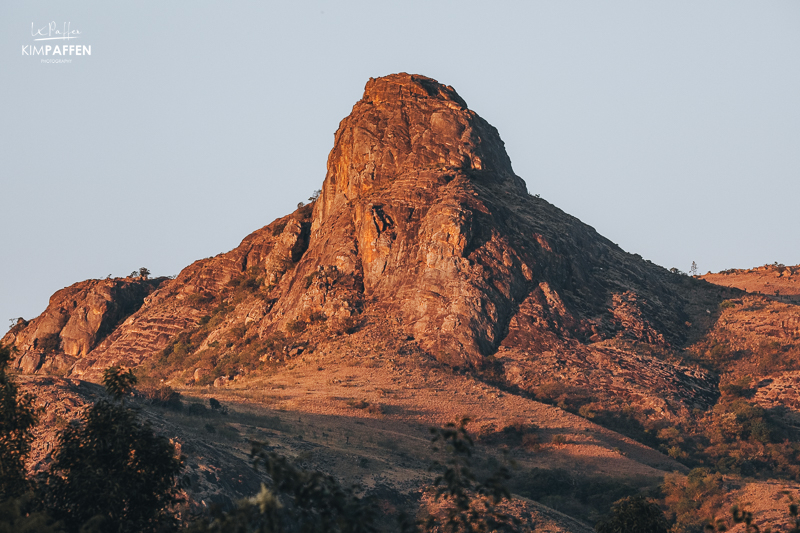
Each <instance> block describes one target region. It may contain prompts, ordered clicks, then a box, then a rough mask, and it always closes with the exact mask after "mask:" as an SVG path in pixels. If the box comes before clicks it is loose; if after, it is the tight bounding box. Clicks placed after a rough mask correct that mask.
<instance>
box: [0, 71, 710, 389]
mask: <svg viewBox="0 0 800 533" xmlns="http://www.w3.org/2000/svg"><path fill="white" fill-rule="evenodd" d="M682 278H683V277H682V276H678V275H675V274H671V273H669V272H668V271H666V270H664V269H663V268H661V267H658V266H656V265H653V264H652V263H649V262H647V261H644V260H642V259H641V258H640V257H639V256H635V255H630V254H627V253H625V252H624V251H623V250H621V249H620V248H619V247H618V246H616V245H615V244H613V243H612V242H610V241H608V240H607V239H605V238H603V237H601V236H600V235H598V234H597V232H595V231H594V229H592V228H591V227H589V226H587V225H585V224H583V223H581V222H580V221H579V220H577V219H575V218H574V217H571V216H569V215H567V214H565V213H564V212H562V211H561V210H559V209H558V208H556V207H554V206H553V205H551V204H549V203H548V202H546V201H545V200H542V199H540V198H538V197H534V196H531V195H529V194H528V193H527V190H526V187H525V183H524V182H523V181H522V179H520V178H519V177H518V176H516V175H515V174H514V172H513V170H512V168H511V162H510V160H509V158H508V155H507V154H506V152H505V149H504V145H503V142H502V140H501V139H500V136H499V134H498V132H497V131H496V130H495V129H494V128H493V127H492V126H491V125H489V124H488V123H487V122H486V121H485V120H483V119H482V118H480V117H479V116H478V115H477V114H475V112H473V111H471V110H470V109H469V108H468V107H467V104H466V103H465V102H464V100H463V99H462V98H461V97H459V96H458V94H457V93H456V92H455V90H453V89H452V88H451V87H448V86H444V85H441V84H439V83H438V82H436V81H435V80H432V79H430V78H426V77H424V76H416V75H409V74H395V75H391V76H386V77H383V78H378V79H371V80H370V81H369V82H368V83H367V86H366V89H365V92H364V96H363V98H362V99H361V100H360V101H359V102H357V103H356V104H355V106H354V107H353V111H352V113H351V114H350V115H349V116H348V117H347V118H345V119H344V120H343V121H342V122H341V124H340V126H339V129H338V131H337V133H336V136H335V144H334V147H333V150H332V151H331V153H330V156H329V159H328V170H327V174H326V176H325V181H324V183H323V185H322V189H321V194H320V196H319V198H318V199H317V200H316V201H315V202H314V203H313V207H312V206H311V205H309V206H305V207H303V208H301V209H299V210H298V211H297V212H295V213H293V214H292V215H289V216H287V217H283V218H281V219H278V220H276V221H275V222H273V223H272V224H270V225H269V226H266V227H264V228H262V229H260V230H258V231H256V232H254V233H253V234H251V235H250V236H248V237H247V238H245V239H244V241H242V244H241V245H240V246H239V247H237V248H236V249H235V250H232V251H231V252H229V253H226V254H221V255H219V256H217V257H214V258H211V259H206V260H202V261H198V262H196V263H194V264H192V265H190V266H189V267H187V268H186V269H185V270H184V271H183V272H181V274H180V275H179V276H178V277H177V279H175V280H174V281H170V282H169V283H164V284H163V285H162V286H160V287H159V288H158V290H156V291H155V292H153V293H152V294H150V295H149V296H148V297H147V298H146V299H145V300H144V304H143V305H142V307H141V308H140V309H139V310H138V311H136V312H135V313H134V314H133V315H131V316H130V317H129V318H128V319H127V320H125V321H124V323H122V324H121V325H119V326H118V327H116V328H115V329H114V330H113V332H111V334H110V335H108V336H106V337H105V338H104V339H102V342H99V343H98V344H93V343H92V342H84V341H80V340H78V338H83V337H80V336H76V335H73V334H72V333H67V334H64V333H61V336H62V339H68V340H64V341H62V344H63V345H64V346H65V348H64V353H65V354H67V355H69V356H70V357H74V358H76V362H75V364H74V365H73V366H72V368H71V373H72V374H73V375H85V376H89V377H91V376H93V375H97V374H98V373H99V372H100V371H101V370H102V369H103V368H105V367H106V366H108V365H110V364H115V363H118V364H124V365H128V366H134V365H138V364H141V363H143V362H146V361H152V360H154V358H155V357H157V356H159V354H161V357H162V358H164V357H167V356H169V354H179V355H180V356H181V357H184V356H185V361H186V363H185V365H195V364H196V365H197V368H196V369H195V368H186V369H185V370H189V371H190V373H192V374H193V375H200V376H201V377H203V376H210V377H209V378H208V379H210V380H213V379H214V378H215V376H214V375H213V373H210V371H211V370H213V368H208V366H210V367H213V366H214V365H215V364H217V362H218V361H220V360H222V359H224V358H225V357H228V354H229V352H230V351H232V350H239V351H238V353H240V354H241V353H250V352H247V350H253V351H254V352H253V353H255V357H256V358H259V357H260V358H261V359H260V360H261V361H276V360H277V361H280V360H282V357H284V356H282V355H281V354H280V353H277V354H274V355H270V354H269V353H267V352H268V351H269V350H273V347H274V346H275V342H276V341H275V339H284V340H285V339H286V338H289V339H291V337H292V336H293V335H295V334H296V333H297V332H298V331H302V330H303V329H304V328H305V327H307V326H309V325H312V324H315V323H319V322H320V321H326V323H327V325H328V327H329V331H347V330H348V329H352V328H353V327H357V324H358V320H360V318H359V317H363V316H366V314H365V313H364V311H365V310H369V311H370V316H376V315H379V316H381V317H382V318H381V319H382V320H385V321H389V322H391V323H392V324H393V325H394V326H397V327H398V328H400V329H401V330H403V331H405V333H406V334H407V335H408V336H410V337H413V338H414V339H415V340H416V341H417V342H418V344H419V345H420V347H421V348H423V349H424V350H426V351H427V352H428V353H430V354H432V355H433V356H434V357H436V358H437V359H439V360H440V361H442V362H445V363H447V364H450V365H452V366H458V367H464V368H478V369H480V368H485V367H487V366H491V365H496V364H497V362H498V361H499V363H500V365H501V366H503V365H505V364H506V363H504V359H505V360H506V361H508V364H507V365H506V366H507V368H505V370H504V371H506V372H510V371H511V370H509V369H513V372H514V375H515V376H517V377H519V376H529V378H525V379H522V378H519V379H518V381H520V380H521V381H520V383H519V384H517V386H521V387H522V388H525V387H527V386H531V385H532V383H528V382H526V380H530V379H534V377H531V376H537V375H539V374H540V373H538V374H537V372H533V371H532V368H533V367H536V366H537V360H538V358H539V357H540V356H541V357H544V356H543V354H546V353H553V351H554V350H569V351H570V353H573V354H582V355H579V356H576V360H580V361H584V362H585V361H589V360H591V359H592V354H595V352H594V351H593V347H592V346H593V345H594V344H595V343H601V342H603V341H607V340H609V339H623V340H626V341H630V342H640V343H646V344H648V345H653V346H662V347H667V346H670V345H680V344H681V343H683V342H684V341H685V340H686V336H687V333H688V330H687V326H686V323H687V320H688V318H689V316H688V315H687V311H686V309H687V305H688V303H687V302H688V301H689V294H688V293H689V292H691V291H697V290H702V289H697V288H693V289H687V288H686V287H685V284H684V280H683V279H682ZM243 287H250V289H252V290H249V291H245V290H242V288H243ZM154 288H155V287H154ZM65 290H72V288H70V289H65ZM45 314H47V313H45ZM43 316H44V315H43ZM59 316H61V315H59ZM37 320H39V321H42V320H43V319H42V317H40V318H39V319H37ZM48 320H50V319H48ZM53 320H55V322H57V321H58V320H56V319H53ZM34 322H35V321H34ZM34 322H32V323H31V324H30V325H28V326H27V327H21V328H19V330H18V331H17V332H16V333H15V335H16V336H15V337H12V338H10V339H7V340H6V342H12V343H13V344H15V345H16V346H17V347H19V348H20V349H21V350H22V352H23V354H24V355H23V358H24V357H26V356H27V354H31V353H34V352H35V350H36V348H35V347H33V346H32V345H31V344H30V342H29V341H28V339H32V338H34V337H35V335H34V334H33V333H30V332H29V329H30V328H31V327H34ZM55 322H54V323H55ZM48 323H49V322H48ZM38 327H39V326H36V327H35V329H36V328H38ZM198 328H200V329H198ZM50 329H52V330H53V331H56V329H58V328H56V327H55V326H54V327H52V328H50ZM50 329H48V330H47V331H48V332H49V331H50ZM37 331H38V329H37ZM42 331H44V330H42ZM59 331H61V330H59ZM69 331H70V332H71V331H72V330H69ZM193 332H194V333H193ZM200 332H202V335H201V334H200ZM65 335H66V336H65ZM181 335H183V337H181ZM93 338H94V337H93ZM73 339H75V340H74V341H73ZM176 339H178V340H176ZM242 339H244V341H242ZM96 340H100V336H96ZM240 341H241V342H240ZM93 342H94V341H93ZM282 342H283V341H282ZM317 342H324V339H322V338H320V339H317ZM258 343H262V344H258ZM501 345H502V347H503V349H504V351H503V352H502V353H498V348H500V347H501ZM67 346H68V347H69V349H68V350H67ZM253 346H260V347H261V348H259V349H260V350H261V351H260V352H259V351H258V350H259V349H256V348H252V347H253ZM226 347H227V348H226ZM240 348H241V349H240ZM290 348H291V347H290V346H287V347H286V353H287V354H288V352H289V349H290ZM226 349H229V351H228V352H226ZM294 349H297V347H296V346H295V347H294ZM603 349H604V350H606V349H605V348H603ZM212 351H215V352H214V353H215V354H217V355H214V357H211V358H206V359H203V358H202V357H201V356H200V355H198V354H207V353H211V352H212ZM270 353H271V352H270ZM603 353H604V354H608V353H612V354H613V351H612V352H609V351H608V350H606V351H604V352H603ZM192 354H194V355H192ZM595 355H596V354H595ZM190 356H192V357H190ZM501 356H502V357H501ZM604 357H605V356H604ZM45 359H47V358H45ZM607 359H608V357H605V359H604V358H603V357H601V358H599V359H597V360H598V361H600V360H607ZM543 360H544V359H543ZM197 361H200V362H197ZM203 361H206V362H203ZM209 361H210V362H209ZM203 365H206V366H207V367H203ZM595 366H597V367H598V370H602V368H600V367H603V366H607V365H604V364H600V363H598V364H597V365H595ZM634 366H635V368H636V369H637V370H636V372H637V373H638V375H639V377H641V379H642V380H643V383H653V384H655V385H653V386H656V387H658V386H660V385H659V384H667V385H664V387H662V388H666V389H670V388H676V385H675V384H676V383H678V384H680V383H684V381H685V382H686V383H687V385H686V386H687V387H692V388H693V389H692V390H694V388H698V387H699V388H700V389H703V390H704V391H706V389H707V391H706V392H708V391H711V390H713V389H714V385H715V382H714V380H713V379H712V378H711V377H709V376H707V375H705V374H697V373H694V372H690V371H688V370H687V369H682V368H680V367H677V366H675V365H671V364H665V365H655V366H654V365H648V364H639V363H637V364H636V365H634ZM201 367H202V368H201ZM528 367H531V368H528ZM36 368H42V364H41V362H40V363H38V364H36V365H33V364H31V365H28V366H27V367H25V370H26V371H35V370H36ZM604 371H606V372H608V369H607V368H606V369H605V370H604ZM198 372H199V373H198ZM648 372H650V373H653V376H649V377H648V375H647V374H648ZM216 377H218V376H216ZM545 377H546V376H545ZM204 379H205V378H204ZM515 379H517V378H515ZM537 379H538V378H537ZM542 379H544V377H543V378H542ZM609 379H610V378H609ZM677 388H678V389H680V387H677ZM642 389H648V387H647V386H643V387H642ZM670 390H671V389H670ZM643 394H644V393H643ZM649 394H658V391H650V392H649ZM681 394H682V393H681V392H680V391H679V392H678V393H677V395H676V396H675V397H676V398H678V399H680V398H681ZM709 394H710V395H711V396H713V394H712V393H710V392H709ZM703 396H704V395H703V394H699V395H697V398H693V399H692V401H694V400H697V399H698V398H700V397H703ZM676 401H678V400H676ZM681 401H682V400H681ZM698 401H699V400H698ZM690 403H691V402H690Z"/></svg>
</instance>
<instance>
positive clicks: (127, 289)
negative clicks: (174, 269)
mask: <svg viewBox="0 0 800 533" xmlns="http://www.w3.org/2000/svg"><path fill="white" fill-rule="evenodd" d="M165 281H167V279H166V278H158V279H154V280H145V279H127V278H126V279H105V280H87V281H83V282H80V283H76V284H74V285H71V286H69V287H67V288H65V289H61V290H60V291H58V292H56V293H55V294H53V296H51V297H50V303H49V305H48V306H47V309H45V311H44V313H42V314H41V315H39V316H38V317H37V318H35V319H33V320H31V321H30V322H25V321H19V322H18V323H17V324H16V325H15V326H14V327H12V328H11V330H10V331H9V332H8V333H7V334H6V335H5V336H4V337H3V339H2V343H3V344H10V345H12V346H14V347H16V348H17V350H18V351H19V354H20V355H19V356H18V357H17V365H18V366H19V368H20V369H21V370H22V371H23V372H25V373H29V374H30V373H34V372H37V371H40V370H42V371H50V372H52V371H58V370H63V369H66V368H69V367H70V366H72V364H74V363H75V361H76V360H78V359H80V358H82V357H85V356H86V355H87V354H89V353H90V352H91V351H92V350H93V349H94V348H95V347H96V346H97V344H98V343H99V342H100V341H102V340H103V339H104V338H105V337H106V336H107V335H109V334H110V333H111V332H112V331H114V329H115V328H116V327H117V326H118V325H119V323H120V322H121V321H122V320H124V319H125V318H126V317H128V316H129V315H131V314H132V313H134V312H135V311H137V310H138V309H139V308H140V307H141V306H142V304H143V303H144V300H145V298H146V297H147V295H148V294H150V293H151V292H153V291H154V290H155V289H156V288H158V287H159V286H160V285H163V284H164V282H165Z"/></svg>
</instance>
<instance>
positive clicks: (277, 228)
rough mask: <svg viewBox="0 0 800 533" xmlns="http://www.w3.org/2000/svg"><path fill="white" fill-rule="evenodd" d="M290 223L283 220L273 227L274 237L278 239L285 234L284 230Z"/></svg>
mask: <svg viewBox="0 0 800 533" xmlns="http://www.w3.org/2000/svg"><path fill="white" fill-rule="evenodd" d="M288 222H289V221H288V220H281V221H280V222H278V223H277V224H275V225H274V226H273V227H272V235H273V236H274V237H277V236H278V235H280V234H281V233H283V230H284V228H286V224H287V223H288Z"/></svg>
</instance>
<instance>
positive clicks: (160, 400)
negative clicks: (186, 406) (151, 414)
mask: <svg viewBox="0 0 800 533" xmlns="http://www.w3.org/2000/svg"><path fill="white" fill-rule="evenodd" d="M139 392H140V393H141V395H142V396H143V397H144V398H145V399H146V400H148V401H149V402H150V403H152V404H153V405H157V406H159V407H165V408H167V409H175V410H178V409H180V408H181V407H182V406H183V404H181V393H180V392H177V391H175V390H174V389H173V388H172V387H170V386H169V385H159V386H155V387H142V388H140V389H139Z"/></svg>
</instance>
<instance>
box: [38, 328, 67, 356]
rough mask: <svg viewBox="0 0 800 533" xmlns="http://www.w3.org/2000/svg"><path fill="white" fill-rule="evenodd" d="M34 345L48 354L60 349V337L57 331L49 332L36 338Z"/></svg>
mask: <svg viewBox="0 0 800 533" xmlns="http://www.w3.org/2000/svg"><path fill="white" fill-rule="evenodd" d="M34 346H35V347H36V348H39V349H41V350H42V352H43V353H45V354H49V353H53V352H57V351H58V350H60V349H61V337H60V336H59V334H58V333H49V334H47V335H42V336H41V337H39V338H38V339H36V341H35V343H34Z"/></svg>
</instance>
